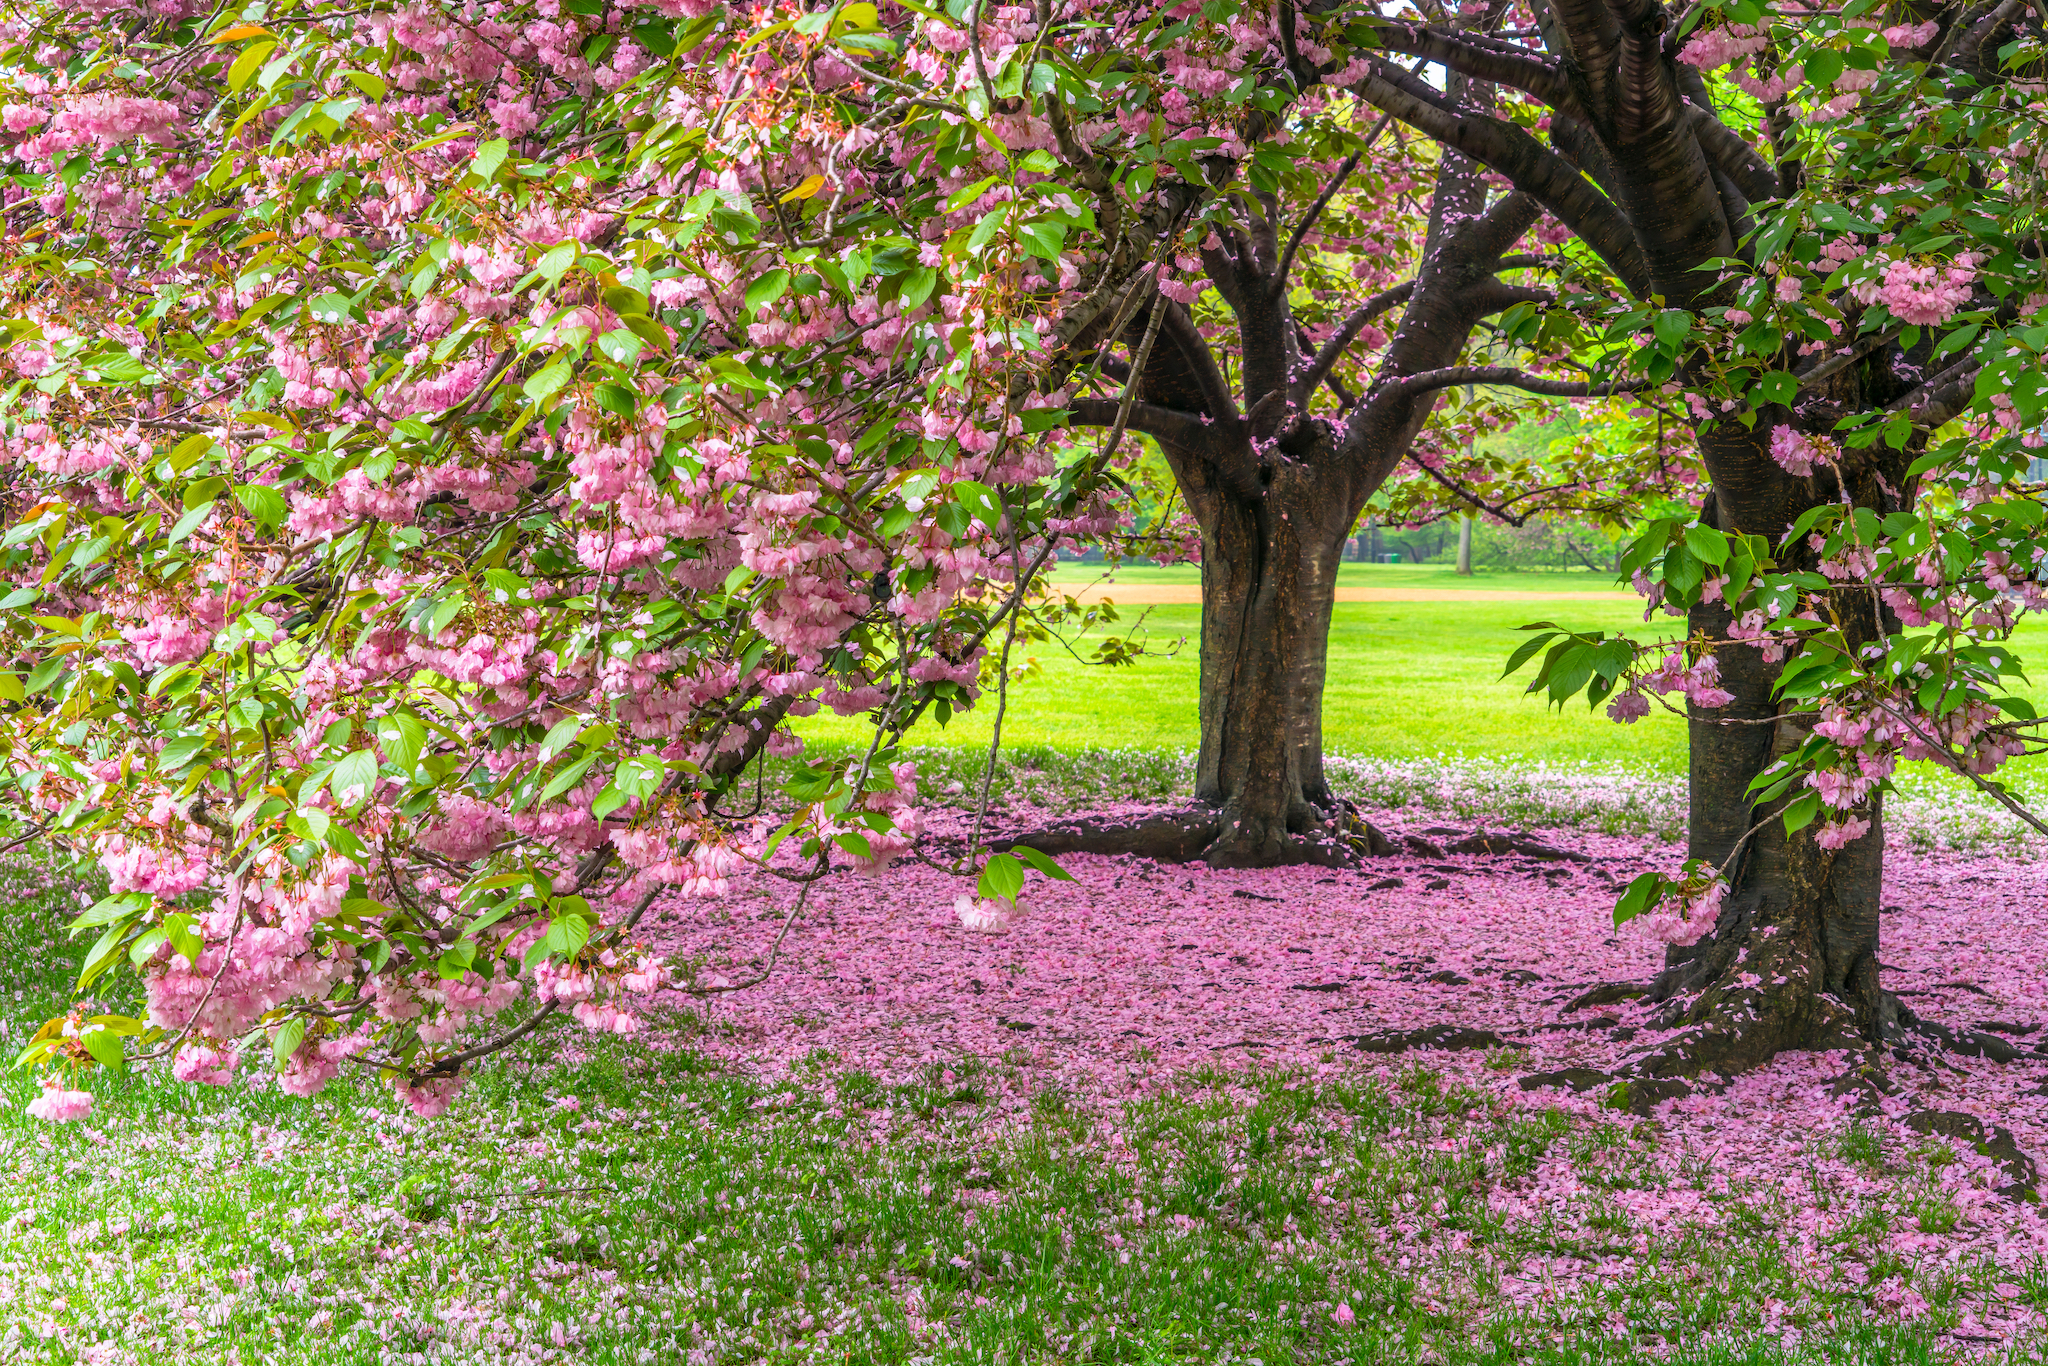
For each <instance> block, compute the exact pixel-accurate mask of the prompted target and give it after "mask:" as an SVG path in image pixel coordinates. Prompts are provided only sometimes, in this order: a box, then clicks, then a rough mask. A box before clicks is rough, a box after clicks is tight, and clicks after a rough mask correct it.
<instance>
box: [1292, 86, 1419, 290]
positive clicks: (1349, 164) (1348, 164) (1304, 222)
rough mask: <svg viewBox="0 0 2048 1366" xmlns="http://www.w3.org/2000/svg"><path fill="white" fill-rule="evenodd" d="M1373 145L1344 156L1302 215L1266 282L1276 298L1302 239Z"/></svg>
mask: <svg viewBox="0 0 2048 1366" xmlns="http://www.w3.org/2000/svg"><path fill="white" fill-rule="evenodd" d="M1389 117H1391V115H1383V116H1382V117H1381V119H1380V125H1381V127H1385V126H1386V120H1387V118H1389ZM1373 131H1374V134H1375V136H1377V134H1378V131H1379V130H1378V129H1375V130H1373ZM1371 145H1372V144H1371V142H1367V144H1366V146H1365V147H1361V148H1359V149H1358V150H1357V151H1355V152H1353V153H1352V154H1351V155H1350V156H1348V157H1345V158H1344V164H1343V165H1342V166H1339V167H1338V168H1337V174H1335V175H1333V176H1331V177H1330V183H1329V184H1328V185H1325V186H1324V187H1323V192H1322V193H1321V194H1319V195H1317V196H1316V198H1315V202H1314V203H1313V204H1310V205H1309V206H1308V212H1307V213H1305V214H1303V215H1302V216H1301V222H1300V223H1298V224H1297V225H1295V229H1294V233H1293V235H1292V236H1290V237H1289V238H1288V239H1287V246H1286V249H1285V250H1283V251H1282V252H1281V253H1280V264H1279V266H1278V267H1277V268H1276V269H1275V270H1274V271H1273V278H1272V279H1270V280H1268V281H1267V282H1266V289H1267V290H1268V291H1269V292H1270V293H1271V294H1272V295H1273V296H1274V297H1275V298H1278V297H1279V296H1280V295H1281V294H1282V293H1284V292H1285V291H1286V289H1287V273H1288V272H1289V271H1290V270H1292V269H1294V254H1295V253H1296V252H1297V251H1299V250H1300V249H1301V239H1302V238H1304V237H1306V236H1308V230H1309V229H1310V228H1311V227H1313V226H1315V221H1316V216H1317V215H1318V214H1320V213H1322V211H1323V210H1324V209H1325V208H1327V207H1329V203H1330V200H1331V199H1332V198H1333V197H1335V195H1336V193H1337V191H1338V189H1339V188H1340V187H1342V185H1343V184H1344V181H1345V179H1346V178H1347V177H1348V176H1350V174H1351V173H1352V172H1353V171H1355V170H1357V169H1358V162H1359V159H1360V158H1361V157H1363V156H1364V155H1365V153H1366V148H1367V147H1370V146H1371Z"/></svg>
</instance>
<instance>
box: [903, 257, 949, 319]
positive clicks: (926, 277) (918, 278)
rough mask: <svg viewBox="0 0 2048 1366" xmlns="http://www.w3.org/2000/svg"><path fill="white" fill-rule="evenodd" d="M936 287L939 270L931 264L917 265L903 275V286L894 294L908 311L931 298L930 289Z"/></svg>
mask: <svg viewBox="0 0 2048 1366" xmlns="http://www.w3.org/2000/svg"><path fill="white" fill-rule="evenodd" d="M938 287H939V272H938V271H937V270H936V269H934V268H933V267H931V266H919V267H918V268H917V269H916V270H913V271H911V272H910V273H909V274H908V275H906V276H904V277H903V288H902V290H901V291H899V292H898V293H897V295H896V300H897V303H898V304H899V305H901V307H902V310H903V311H904V312H905V313H908V312H910V311H911V310H912V309H914V308H916V307H917V306H918V305H920V304H922V303H923V302H924V301H925V300H926V299H929V298H931V297H932V291H933V290H934V289H937V288H938Z"/></svg>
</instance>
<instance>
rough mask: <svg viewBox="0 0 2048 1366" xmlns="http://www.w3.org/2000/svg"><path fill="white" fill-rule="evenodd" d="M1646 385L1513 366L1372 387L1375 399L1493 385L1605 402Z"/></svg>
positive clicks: (1457, 368) (1424, 375)
mask: <svg viewBox="0 0 2048 1366" xmlns="http://www.w3.org/2000/svg"><path fill="white" fill-rule="evenodd" d="M1648 383H1649V382H1648V381H1647V380H1632V379H1631V380H1614V381H1612V382H1610V383H1607V384H1592V383H1589V382H1587V381H1586V380H1582V379H1550V378H1547V377H1545V376H1543V375H1532V374H1530V373H1529V372H1528V371H1526V370H1517V369H1516V368H1515V367H1513V366H1512V365H1447V366H1445V367H1444V368H1443V369H1441V370H1424V371H1422V372H1421V373H1419V374H1413V375H1403V376H1402V377H1401V378H1399V379H1394V380H1388V381H1387V382H1386V383H1385V384H1383V385H1377V386H1375V393H1374V397H1375V398H1377V397H1380V396H1382V395H1388V396H1391V395H1396V394H1411V395H1412V394H1423V393H1428V392H1430V391H1432V390H1435V389H1448V388H1450V387H1451V386H1452V385H1455V384H1493V385H1499V386H1501V387H1503V388H1508V389H1520V390H1522V391H1523V392H1525V393H1531V394H1548V395H1550V396H1551V397H1553V398H1604V397H1607V396H1608V395H1610V394H1632V393H1634V392H1636V390H1638V389H1641V388H1644V387H1645V386H1646V385H1647V384H1648Z"/></svg>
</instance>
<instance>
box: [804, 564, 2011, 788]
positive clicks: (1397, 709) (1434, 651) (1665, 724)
mask: <svg viewBox="0 0 2048 1366" xmlns="http://www.w3.org/2000/svg"><path fill="white" fill-rule="evenodd" d="M1088 569H1089V566H1061V567H1060V569H1059V571H1058V574H1057V575H1056V581H1057V582H1061V583H1064V584H1068V585H1073V586H1078V585H1081V584H1084V583H1093V582H1095V581H1096V580H1097V579H1098V578H1099V577H1100V576H1099V574H1095V573H1084V572H1083V571H1085V570H1088ZM1198 581H1199V571H1198V570H1197V569H1196V568H1195V567H1193V566H1185V565H1179V566H1172V567H1169V568H1143V569H1129V570H1124V571H1122V572H1121V573H1120V574H1119V575H1118V576H1117V580H1116V583H1113V584H1111V585H1109V586H1108V588H1107V590H1106V591H1107V592H1109V593H1110V594H1111V595H1112V601H1114V594H1115V592H1116V585H1117V584H1123V585H1126V586H1129V587H1132V588H1136V587H1137V586H1139V585H1143V584H1154V583H1180V584H1191V583H1195V582H1198ZM1342 582H1343V583H1344V584H1345V585H1347V586H1350V585H1355V586H1359V587H1385V588H1430V589H1443V590H1448V591H1459V590H1461V589H1466V588H1467V587H1468V586H1469V590H1470V591H1471V592H1472V594H1473V596H1472V599H1471V600H1470V601H1446V602H1351V603H1339V604H1338V605H1337V607H1336V609H1335V617H1334V623H1333V625H1332V628H1331V632H1330V657H1329V673H1328V681H1327V684H1326V688H1325V693H1324V698H1323V737H1324V743H1325V745H1326V747H1327V748H1328V750H1329V751H1330V752H1331V753H1333V754H1357V755H1369V756H1374V757H1379V758H1420V757H1430V756H1436V755H1444V756H1447V757H1453V758H1505V757H1516V758H1520V759H1524V760H1534V761H1541V762H1549V763H1560V762H1562V763H1595V764H1606V765H1612V766H1616V767H1619V768H1623V769H1626V770H1629V771H1635V772H1658V773H1682V772H1683V771H1684V768H1685V726H1684V723H1683V721H1682V720H1681V719H1680V718H1679V717H1677V716H1675V715H1673V714H1671V713H1669V712H1666V711H1663V710H1655V711H1653V712H1652V713H1651V715H1650V716H1648V717H1646V718H1645V719H1643V720H1641V721H1638V722H1636V723H1635V724H1633V725H1629V726H1621V725H1616V724H1615V723H1614V722H1612V721H1610V720H1608V719H1607V716H1606V712H1605V709H1604V708H1600V709H1595V710H1591V711H1589V710H1588V709H1587V707H1586V705H1585V703H1584V702H1583V701H1577V702H1573V703H1570V704H1568V705H1567V706H1566V707H1565V708H1564V709H1563V710H1562V711H1559V710H1557V709H1555V708H1547V707H1546V706H1545V705H1544V704H1543V702H1542V701H1541V700H1539V699H1537V698H1532V697H1530V696H1528V695H1527V694H1526V693H1525V692H1524V688H1525V687H1526V686H1527V681H1528V679H1529V678H1531V677H1532V676H1533V671H1532V670H1528V669H1525V670H1524V671H1523V672H1522V673H1521V674H1519V675H1517V676H1511V677H1508V678H1505V679H1503V678H1502V677H1501V669H1502V667H1503V666H1504V665H1505V663H1506V662H1507V657H1508V655H1509V654H1510V653H1511V652H1512V651H1513V650H1514V648H1515V646H1516V645H1517V644H1519V643H1520V642H1521V641H1522V640H1524V639H1526V636H1524V635H1523V633H1522V632H1520V631H1519V630H1517V629H1516V628H1518V627H1520V626H1523V625H1526V624H1528V623H1530V622H1537V621H1555V622H1558V623H1559V624H1561V625H1566V626H1571V627H1573V628H1576V629H1593V630H1604V631H1609V632H1615V631H1628V632H1630V633H1632V634H1635V635H1637V636H1638V637H1640V636H1641V635H1642V633H1644V632H1649V633H1651V634H1653V635H1658V636H1664V637H1676V636H1678V635H1681V634H1683V629H1684V623H1683V622H1682V620H1680V619H1679V618H1676V617H1666V616H1661V615H1660V616H1659V617H1657V618H1656V620H1655V621H1653V622H1650V623H1647V624H1646V623H1645V622H1644V621H1643V613H1642V605H1641V601H1640V599H1638V598H1636V597H1635V596H1634V595H1632V594H1627V593H1616V594H1613V595H1612V596H1611V597H1610V598H1607V599H1604V600H1586V599H1583V598H1558V599H1556V600H1553V601H1547V602H1546V601H1543V600H1541V599H1536V600H1529V601H1507V602H1503V601H1498V600H1489V599H1488V598H1487V597H1486V596H1484V595H1485V594H1487V593H1498V592H1502V591H1509V592H1539V593H1540V592H1545V591H1556V592H1568V593H1574V594H1576V593H1586V592H1596V591H1599V590H1601V589H1603V588H1607V587H1609V586H1611V582H1612V581H1611V579H1610V578H1609V577H1608V576H1607V575H1604V574H1590V573H1571V574H1567V573H1524V574H1510V573H1499V574H1488V575H1475V576H1473V577H1472V578H1469V579H1461V578H1459V577H1458V576H1457V575H1454V574H1452V573H1450V572H1449V571H1448V570H1446V569H1444V568H1442V567H1439V566H1431V565H1420V566H1392V565H1346V566H1344V577H1343V580H1342ZM1119 615H1120V617H1121V620H1120V621H1119V622H1118V623H1117V624H1116V625H1115V626H1112V627H1109V628H1106V629H1108V630H1109V631H1112V632H1119V633H1120V632H1123V631H1127V630H1130V629H1132V628H1133V627H1137V628H1138V629H1139V630H1141V632H1142V634H1143V637H1144V639H1145V641H1146V643H1147V650H1148V654H1147V656H1146V657H1145V658H1142V659H1140V660H1139V661H1138V662H1137V663H1136V664H1134V665H1131V666H1129V667H1118V668H1105V667H1100V666H1093V665H1087V664H1083V663H1081V662H1079V660H1078V659H1077V658H1076V656H1075V653H1074V652H1071V651H1069V650H1068V649H1065V648H1063V647H1062V646H1061V645H1060V644H1059V643H1058V642H1056V641H1048V642H1038V643H1034V644H1030V645H1028V646H1027V645H1020V646H1019V647H1018V649H1017V651H1016V653H1015V655H1014V656H1013V660H1014V662H1018V663H1025V662H1035V663H1036V664H1037V666H1038V672H1037V673H1035V674H1034V675H1032V676H1030V677H1028V678H1026V679H1025V680H1024V681H1022V682H1021V683H1019V684H1016V685H1014V686H1013V687H1012V688H1011V690H1010V701H1009V711H1008V714H1007V716H1006V717H1005V719H1004V723H1003V736H1004V740H1005V743H1006V744H1011V745H1017V746H1038V745H1050V746H1053V747H1056V748H1060V749H1063V750H1068V751H1079V750H1086V749H1100V748H1117V749H1139V750H1144V749H1164V750H1191V749H1193V748H1194V747H1195V745H1196V743H1197V741H1198V739H1199V732H1198V726H1197V719H1196V681H1197V676H1198V668H1199V665H1198V655H1197V644H1198V641H1199V638H1200V632H1201V612H1200V609H1199V608H1198V607H1195V606H1192V605H1179V604H1172V605H1165V606H1155V607H1150V608H1146V607H1138V606H1127V607H1124V608H1120V609H1119ZM1098 634H1099V633H1098ZM2019 645H2020V648H2021V649H2022V650H2023V651H2028V652H2030V653H2031V656H2032V657H2033V658H2036V659H2043V658H2048V625H2039V624H2037V625H2030V626H2028V627H2025V628H2023V629H2022V631H2021V632H2020V638H2019ZM1093 648H1094V638H1093V637H1083V638H1082V639H1081V640H1080V641H1079V642H1078V650H1079V653H1080V654H1082V655H1086V654H1087V653H1088V652H1089V651H1091V650H1092V649H1093ZM2044 667H2048V666H2044ZM2044 679H2048V672H2042V671H2041V670H2040V669H2037V671H2036V676H2035V679H2034V686H2033V687H2032V688H2030V689H2022V691H2023V692H2025V693H2027V694H2028V695H2030V696H2031V697H2032V698H2033V700H2034V701H2035V702H2036V704H2037V705H2041V706H2048V688H2044V687H2043V686H2042V683H2043V680H2044ZM993 716H994V708H993V707H992V706H989V705H983V706H981V707H979V708H977V709H976V710H975V711H974V712H972V713H969V714H968V715H966V716H963V717H958V718H955V720H954V721H953V722H952V724H951V725H950V726H947V727H946V728H944V729H943V730H942V729H940V728H939V727H937V726H929V727H927V728H926V729H925V730H924V731H923V732H922V733H921V734H920V735H919V736H918V740H919V742H920V743H924V744H930V745H964V746H971V747H986V746H987V744H988V741H989V728H990V724H991V721H992V718H993ZM802 733H803V734H804V735H805V737H806V739H808V740H813V741H818V742H822V743H825V744H828V745H837V744H852V743H854V742H855V741H856V740H857V739H858V738H860V737H861V735H862V734H863V723H862V722H861V721H860V720H859V719H858V718H856V719H854V720H842V719H840V718H837V717H834V716H831V715H829V714H821V715H819V716H817V717H813V718H811V719H810V720H808V721H806V722H804V723H803V726H802Z"/></svg>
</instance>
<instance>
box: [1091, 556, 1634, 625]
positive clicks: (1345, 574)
mask: <svg viewBox="0 0 2048 1366" xmlns="http://www.w3.org/2000/svg"><path fill="white" fill-rule="evenodd" d="M1103 569H1104V566H1102V565H1099V564H1083V563H1081V562H1080V561H1079V560H1064V561H1062V562H1060V563H1059V564H1057V565H1055V566H1053V569H1052V573H1051V575H1050V578H1051V581H1052V582H1054V583H1057V584H1067V585H1078V584H1088V583H1094V582H1095V581H1096V580H1098V579H1100V578H1102V577H1103ZM1116 581H1117V582H1118V583H1200V582H1201V581H1202V567H1201V566H1200V565H1194V564H1170V565H1153V564H1143V565H1130V566H1128V567H1126V568H1123V569H1119V570H1118V571H1117V572H1116ZM1337 583H1338V585H1339V586H1340V587H1344V588H1437V589H1452V590H1458V589H1472V590H1482V591H1485V590H1492V591H1506V592H1516V593H1546V592H1549V593H1613V594H1614V595H1615V596H1616V597H1617V598H1626V599H1628V600H1630V601H1635V600H1636V599H1635V595H1634V594H1633V593H1630V592H1629V591H1628V589H1627V588H1626V587H1622V588H1616V586H1615V579H1614V575H1612V574H1609V573H1605V572H1597V573H1596V572H1594V571H1591V570H1585V569H1525V570H1514V569H1478V570H1475V571H1474V572H1473V573H1471V574H1469V575H1466V574H1460V573H1458V572H1457V567H1456V566H1455V565H1451V564H1362V563H1359V562H1357V561H1347V562H1346V563H1345V564H1343V565H1342V566H1340V567H1339V568H1338V570H1337ZM1636 610H1637V611H1638V612H1639V613H1640V612H1641V610H1642V609H1641V607H1640V606H1638V608H1637V609H1636Z"/></svg>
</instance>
